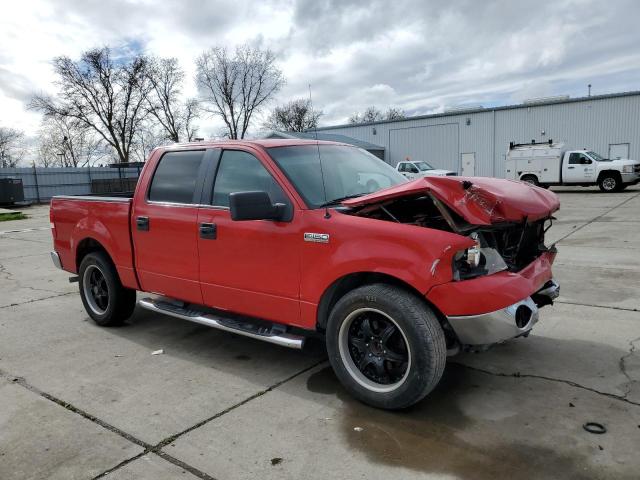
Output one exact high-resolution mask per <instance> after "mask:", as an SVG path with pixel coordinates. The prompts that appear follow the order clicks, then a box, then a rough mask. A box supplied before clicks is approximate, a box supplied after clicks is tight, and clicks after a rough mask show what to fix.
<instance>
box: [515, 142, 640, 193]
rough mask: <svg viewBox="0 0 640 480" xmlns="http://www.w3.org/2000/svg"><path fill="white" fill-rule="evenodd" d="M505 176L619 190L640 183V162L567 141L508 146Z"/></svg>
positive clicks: (542, 184) (535, 182)
mask: <svg viewBox="0 0 640 480" xmlns="http://www.w3.org/2000/svg"><path fill="white" fill-rule="evenodd" d="M505 178H508V179H512V180H521V181H523V182H527V183H531V184H533V185H537V186H540V187H544V188H548V187H549V186H550V185H580V186H583V187H586V186H592V185H598V186H599V187H600V190H602V191H604V192H618V191H621V190H624V189H625V188H626V187H627V186H629V185H635V184H637V183H638V182H640V162H638V161H637V160H629V159H615V160H609V159H607V158H602V157H601V156H600V155H598V154H597V153H595V152H592V151H590V150H586V149H582V150H566V149H565V146H564V143H553V141H552V140H549V141H548V142H546V143H535V142H534V143H525V144H514V143H513V142H512V143H511V144H510V145H509V150H508V151H507V157H506V161H505Z"/></svg>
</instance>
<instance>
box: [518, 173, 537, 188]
mask: <svg viewBox="0 0 640 480" xmlns="http://www.w3.org/2000/svg"><path fill="white" fill-rule="evenodd" d="M520 181H521V182H524V183H528V184H529V185H533V186H534V187H539V186H540V182H538V177H536V176H535V175H524V176H523V177H522V178H520Z"/></svg>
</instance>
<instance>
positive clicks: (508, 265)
mask: <svg viewBox="0 0 640 480" xmlns="http://www.w3.org/2000/svg"><path fill="white" fill-rule="evenodd" d="M344 205H345V206H347V207H349V208H348V209H347V210H346V211H345V213H348V214H351V215H358V216H366V217H368V218H375V219H379V220H383V221H390V222H397V223H402V224H409V225H415V226H420V227H425V228H430V229H436V230H444V231H448V232H452V233H456V234H458V235H462V236H464V237H466V238H467V239H469V240H471V241H472V242H473V244H472V245H471V246H470V247H468V248H466V249H465V250H462V251H459V252H456V253H455V255H454V256H453V260H452V265H451V277H450V278H451V280H452V282H450V283H449V284H447V285H442V286H437V287H435V288H434V289H433V291H434V292H433V298H432V297H429V299H430V300H431V301H434V303H435V304H436V305H438V307H439V308H440V309H441V311H442V312H443V314H444V315H445V316H446V317H447V319H448V321H449V324H450V326H451V327H452V328H453V330H454V331H455V337H456V340H457V342H458V343H459V344H460V345H461V346H463V347H464V346H470V345H475V346H480V345H488V344H493V343H497V342H501V341H504V340H506V339H509V338H513V337H516V336H521V335H527V334H528V332H529V331H530V329H531V327H532V326H533V324H534V323H535V322H536V321H537V319H538V308H540V307H542V306H544V305H548V304H550V303H552V301H553V299H554V298H555V297H557V296H558V293H559V286H558V285H557V283H555V281H554V280H553V279H552V278H551V269H550V265H551V263H552V262H553V259H554V257H555V254H556V249H555V247H554V246H553V245H552V246H550V247H548V246H546V244H545V233H546V232H547V231H548V229H549V228H550V227H551V224H552V222H553V219H554V217H553V213H554V212H555V211H556V210H558V208H559V202H558V199H557V196H556V195H555V194H553V193H551V192H548V191H546V190H543V189H540V188H537V187H532V186H529V185H526V184H523V183H521V182H512V181H508V180H498V179H485V178H473V179H465V178H460V177H458V178H447V177H444V178H424V179H420V180H418V181H415V182H409V183H407V184H403V185H400V186H397V187H393V188H391V189H387V190H382V191H380V192H376V193H374V194H371V195H367V196H366V197H360V198H356V199H353V200H349V201H346V202H344ZM433 268H435V264H434V267H433ZM501 272H503V273H501ZM433 273H434V272H432V274H433ZM484 278H491V279H492V281H491V282H486V281H483V279H484ZM494 288H495V289H496V290H497V291H496V292H493V291H491V290H492V289H494ZM505 289H506V290H505ZM508 289H511V290H512V291H509V290H508ZM521 292H522V293H521ZM519 295H521V296H520V297H519V298H514V296H516V297H517V296H519ZM486 297H490V298H486ZM514 300H515V301H514ZM495 307H499V308H495ZM492 308H493V309H492Z"/></svg>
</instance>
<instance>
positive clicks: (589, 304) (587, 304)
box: [553, 300, 640, 312]
mask: <svg viewBox="0 0 640 480" xmlns="http://www.w3.org/2000/svg"><path fill="white" fill-rule="evenodd" d="M553 303H561V304H563V305H576V306H578V307H593V308H608V309H610V310H623V311H625V312H640V310H638V309H637V308H630V307H614V306H612V305H596V304H593V303H579V302H568V301H566V300H554V301H553Z"/></svg>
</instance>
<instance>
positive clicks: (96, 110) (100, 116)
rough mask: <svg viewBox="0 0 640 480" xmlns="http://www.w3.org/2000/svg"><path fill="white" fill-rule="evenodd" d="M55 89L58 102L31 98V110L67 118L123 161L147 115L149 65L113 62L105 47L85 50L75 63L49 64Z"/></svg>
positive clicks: (62, 60)
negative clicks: (54, 81)
mask: <svg viewBox="0 0 640 480" xmlns="http://www.w3.org/2000/svg"><path fill="white" fill-rule="evenodd" d="M53 66H54V69H55V72H56V73H57V75H58V77H59V78H58V81H57V84H58V86H59V87H60V92H59V94H58V98H51V97H48V96H45V95H37V96H35V97H34V98H33V99H32V101H31V103H30V107H31V108H35V109H37V110H40V111H41V112H43V113H44V115H45V116H46V117H52V118H71V119H75V120H77V121H78V122H79V123H80V124H81V125H83V126H85V127H87V128H91V129H92V130H93V131H95V132H96V133H97V134H98V135H99V136H100V137H101V138H102V139H103V140H104V141H105V142H106V143H107V144H108V145H110V146H111V147H113V149H114V150H115V152H116V155H117V158H118V161H120V162H127V161H129V156H130V154H131V148H132V146H133V144H134V137H135V134H136V132H137V130H138V129H139V128H140V127H141V124H142V122H143V121H144V120H145V117H146V115H147V113H148V111H147V110H146V108H144V106H145V102H146V97H147V94H148V92H149V89H150V82H149V80H148V75H147V67H148V62H147V59H146V57H144V56H143V55H137V56H135V57H133V58H132V59H130V60H128V61H124V62H123V61H116V60H115V59H113V58H112V57H111V52H110V50H109V48H108V47H104V48H100V49H93V50H89V51H86V52H84V53H83V54H82V55H81V57H80V60H79V61H73V60H71V59H70V58H69V57H57V58H55V59H54V61H53Z"/></svg>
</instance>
